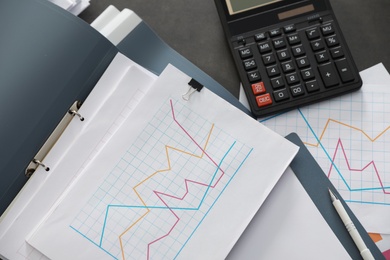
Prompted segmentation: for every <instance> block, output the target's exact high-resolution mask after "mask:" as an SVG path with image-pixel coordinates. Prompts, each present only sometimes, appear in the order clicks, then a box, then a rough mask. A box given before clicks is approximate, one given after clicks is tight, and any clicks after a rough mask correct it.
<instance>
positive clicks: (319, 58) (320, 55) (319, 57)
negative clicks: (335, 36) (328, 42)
mask: <svg viewBox="0 0 390 260" xmlns="http://www.w3.org/2000/svg"><path fill="white" fill-rule="evenodd" d="M316 60H317V62H318V63H323V62H326V61H329V55H328V53H327V52H326V51H323V52H320V53H317V54H316Z"/></svg>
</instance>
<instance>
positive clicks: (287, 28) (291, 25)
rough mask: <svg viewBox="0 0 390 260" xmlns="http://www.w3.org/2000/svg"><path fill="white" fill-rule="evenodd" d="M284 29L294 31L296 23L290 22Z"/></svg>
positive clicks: (287, 31) (288, 31) (285, 31)
mask: <svg viewBox="0 0 390 260" xmlns="http://www.w3.org/2000/svg"><path fill="white" fill-rule="evenodd" d="M283 30H284V33H290V32H293V31H295V25H294V24H290V25H287V26H284V27H283Z"/></svg>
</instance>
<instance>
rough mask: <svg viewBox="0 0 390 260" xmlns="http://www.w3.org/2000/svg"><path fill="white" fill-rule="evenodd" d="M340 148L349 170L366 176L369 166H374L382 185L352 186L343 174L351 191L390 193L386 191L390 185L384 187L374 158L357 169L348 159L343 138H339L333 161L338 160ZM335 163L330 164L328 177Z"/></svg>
mask: <svg viewBox="0 0 390 260" xmlns="http://www.w3.org/2000/svg"><path fill="white" fill-rule="evenodd" d="M339 149H341V152H342V154H343V156H344V159H345V162H346V165H347V168H348V170H349V171H351V172H358V173H360V174H361V175H362V176H364V171H365V170H367V169H369V167H372V169H373V170H374V172H375V176H376V178H377V179H378V183H379V186H380V187H375V186H374V187H369V188H367V187H362V188H352V187H351V186H350V185H349V184H348V183H347V182H346V180H345V178H343V176H341V177H342V179H343V181H344V183H345V185H346V186H347V187H348V189H349V190H350V191H364V190H382V191H383V193H384V194H390V192H387V191H386V189H388V188H390V187H384V185H383V182H382V179H381V177H380V174H379V172H378V169H377V167H376V165H375V162H374V161H373V160H372V161H370V162H369V163H368V164H366V165H365V166H364V167H363V168H359V169H357V168H353V167H351V165H350V163H349V160H348V157H347V155H346V152H345V149H344V146H343V142H342V141H341V139H339V141H338V142H337V146H336V149H335V152H334V155H333V158H332V161H333V162H335V160H336V155H337V152H338V151H339ZM333 165H334V163H332V164H331V166H330V169H329V172H328V178H330V177H331V174H332V170H333V168H334V167H333Z"/></svg>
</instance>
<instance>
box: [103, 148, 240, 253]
mask: <svg viewBox="0 0 390 260" xmlns="http://www.w3.org/2000/svg"><path fill="white" fill-rule="evenodd" d="M235 144H236V141H234V142H233V144H232V145H231V146H230V148H229V149H228V150H227V152H226V153H225V154H224V156H223V157H222V159H221V161H220V163H219V164H218V166H217V169H216V170H215V172H214V174H213V177H212V179H211V181H210V183H209V185H208V186H207V189H206V191H205V193H204V195H203V197H202V199H201V200H200V203H199V205H198V207H194V208H181V207H177V208H171V207H169V208H168V207H166V206H165V207H164V206H158V207H155V206H147V205H146V206H144V205H136V206H133V205H128V206H126V205H121V208H128V209H131V208H144V209H153V208H154V209H156V208H158V209H171V210H172V209H176V210H199V209H200V207H201V206H202V204H203V201H204V200H205V197H206V195H207V192H208V190H209V189H210V186H211V184H212V183H213V181H214V179H215V176H216V175H217V173H218V170H219V169H221V168H220V166H221V165H222V162H223V161H224V160H225V158H226V156H227V155H228V154H229V152H230V151H231V150H232V148H233V146H234V145H235ZM113 207H115V205H107V210H106V214H105V218H104V221H103V228H102V235H101V237H100V245H99V246H101V245H102V241H103V236H104V231H105V228H106V224H107V218H108V211H109V209H110V208H113Z"/></svg>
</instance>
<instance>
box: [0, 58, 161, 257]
mask: <svg viewBox="0 0 390 260" xmlns="http://www.w3.org/2000/svg"><path fill="white" fill-rule="evenodd" d="M155 78H156V77H155V76H154V75H153V74H151V73H150V72H148V71H146V70H145V69H143V68H141V67H140V66H138V65H136V64H135V63H134V62H132V61H131V60H129V59H128V58H126V57H125V56H123V55H122V54H118V55H117V56H116V58H115V59H114V60H113V62H112V63H111V65H110V66H109V68H108V69H107V70H106V72H105V74H104V75H103V76H102V78H101V79H100V81H99V82H98V83H97V85H96V86H95V88H94V89H93V91H92V92H91V94H90V95H89V96H88V98H87V100H86V101H85V103H84V104H83V106H82V107H81V109H80V114H82V116H83V117H84V118H85V121H83V122H81V121H80V120H78V118H75V119H74V120H73V121H72V122H71V123H70V125H69V126H68V127H67V129H66V131H65V132H64V134H63V135H62V136H61V138H60V140H59V141H58V142H57V144H56V146H54V148H53V149H52V150H51V152H50V153H49V155H48V156H47V157H46V158H45V160H44V163H45V164H46V165H49V166H50V168H51V170H50V172H46V171H44V170H43V169H41V168H38V170H37V171H36V172H35V173H34V175H33V177H32V178H31V179H30V180H29V181H28V182H27V184H26V185H25V187H24V188H23V189H22V191H21V192H20V193H19V195H18V196H17V198H16V199H15V200H14V202H13V204H12V206H11V207H10V208H9V209H8V210H7V214H5V215H3V216H2V219H1V222H0V256H2V257H4V258H8V259H43V256H42V254H40V253H39V252H37V251H36V250H34V249H33V248H32V247H31V246H29V245H28V244H27V243H26V241H25V238H26V236H27V235H28V234H29V233H30V232H31V230H32V229H33V228H34V227H35V225H37V224H38V223H39V221H41V220H42V218H43V216H44V215H45V214H46V213H47V212H48V210H49V209H50V208H51V207H52V206H53V204H54V203H55V202H56V200H57V199H58V198H59V196H60V195H61V194H62V192H64V191H65V190H66V188H67V187H68V185H70V184H71V182H72V180H74V178H76V177H77V174H78V170H80V169H83V167H86V165H87V164H88V162H90V160H91V159H93V157H94V156H96V154H97V153H98V152H99V150H100V149H101V148H102V146H103V145H104V144H105V143H106V142H107V141H108V140H109V138H110V137H111V135H112V134H113V133H114V132H115V131H116V130H117V128H118V127H119V126H120V124H121V123H122V122H123V120H124V118H125V117H127V115H128V114H129V113H130V112H131V110H132V109H133V108H134V106H136V104H137V103H138V101H139V100H140V99H142V97H143V94H144V92H146V91H147V90H148V88H149V86H150V85H151V83H152V82H153V81H154V80H155ZM123 80H124V81H123ZM129 82H131V83H132V85H129ZM103 105H104V108H102V106H103ZM96 117H98V120H97V119H96Z"/></svg>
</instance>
